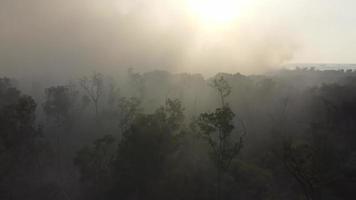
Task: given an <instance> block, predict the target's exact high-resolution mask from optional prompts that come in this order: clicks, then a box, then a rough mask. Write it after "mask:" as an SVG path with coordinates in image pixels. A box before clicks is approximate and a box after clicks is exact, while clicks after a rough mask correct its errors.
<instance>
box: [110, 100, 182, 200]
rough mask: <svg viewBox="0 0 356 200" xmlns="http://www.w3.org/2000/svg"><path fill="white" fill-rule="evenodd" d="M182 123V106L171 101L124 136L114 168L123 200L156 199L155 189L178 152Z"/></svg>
mask: <svg viewBox="0 0 356 200" xmlns="http://www.w3.org/2000/svg"><path fill="white" fill-rule="evenodd" d="M183 119H184V116H183V109H182V106H181V103H180V102H179V101H178V100H170V99H168V100H167V102H166V105H165V106H164V107H161V108H159V109H157V110H156V111H155V112H154V113H153V114H140V115H139V116H137V117H136V118H135V120H134V121H133V123H132V124H131V126H130V128H129V129H127V131H125V132H124V134H123V138H122V140H121V141H120V143H119V146H118V151H117V157H116V160H115V165H114V170H115V174H116V175H115V177H116V178H115V179H116V180H117V183H116V184H117V190H118V191H119V192H120V194H119V195H120V197H121V198H123V199H126V198H132V197H137V198H138V199H155V197H154V185H157V184H158V183H159V179H160V177H161V175H162V174H163V172H164V170H165V169H166V161H167V159H168V158H169V157H170V156H171V155H173V153H174V152H175V151H176V150H177V148H178V138H179V136H180V135H181V134H182V129H181V126H182V123H183Z"/></svg>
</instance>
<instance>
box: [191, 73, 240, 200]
mask: <svg viewBox="0 0 356 200" xmlns="http://www.w3.org/2000/svg"><path fill="white" fill-rule="evenodd" d="M211 86H212V87H213V88H214V89H215V90H216V91H217V92H218V95H219V98H220V101H221V107H220V108H217V109H216V110H215V112H210V113H209V112H208V113H202V114H200V116H199V119H198V126H199V128H200V131H201V133H202V136H203V138H204V139H206V140H207V141H208V143H209V145H210V147H211V150H212V152H211V158H212V160H213V161H214V163H215V165H216V168H217V199H218V200H220V199H221V198H222V193H221V185H222V184H221V178H222V175H223V173H224V172H226V171H227V170H228V169H229V167H230V164H231V162H232V160H233V159H234V158H235V157H236V156H237V155H238V153H239V152H240V150H241V148H242V145H243V136H244V135H245V134H246V128H245V125H244V123H243V122H242V121H241V122H242V123H241V126H242V132H241V133H237V135H234V132H233V131H234V128H235V127H234V123H233V120H234V117H235V114H234V113H233V112H232V110H231V108H230V107H229V105H228V104H227V103H226V102H225V98H226V97H227V96H229V95H230V94H231V87H230V85H229V84H228V82H227V81H226V80H225V79H224V77H223V76H220V77H218V78H216V79H214V80H213V82H212V84H211Z"/></svg>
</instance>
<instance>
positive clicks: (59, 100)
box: [42, 85, 78, 126]
mask: <svg viewBox="0 0 356 200" xmlns="http://www.w3.org/2000/svg"><path fill="white" fill-rule="evenodd" d="M45 95H46V96H45V102H44V103H43V105H42V106H43V110H44V112H45V114H46V115H47V117H48V118H50V119H53V120H54V121H55V122H56V124H57V125H60V126H61V125H64V124H68V123H69V122H71V121H72V118H71V116H72V115H73V114H74V109H75V101H76V99H77V96H78V91H76V90H75V89H74V88H73V87H71V86H70V85H65V86H55V87H50V88H47V89H46V90H45Z"/></svg>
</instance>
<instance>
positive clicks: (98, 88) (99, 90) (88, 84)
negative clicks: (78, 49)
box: [80, 73, 104, 118]
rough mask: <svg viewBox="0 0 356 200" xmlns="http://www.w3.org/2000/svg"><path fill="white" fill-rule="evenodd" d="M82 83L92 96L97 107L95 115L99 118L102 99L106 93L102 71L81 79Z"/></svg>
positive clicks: (91, 98) (89, 95) (88, 94)
mask: <svg viewBox="0 0 356 200" xmlns="http://www.w3.org/2000/svg"><path fill="white" fill-rule="evenodd" d="M80 85H81V87H82V88H83V89H84V91H85V92H86V95H87V96H88V97H89V98H90V100H91V101H92V103H93V104H94V108H95V116H96V118H98V114H99V104H100V100H101V98H102V96H103V94H104V80H103V75H102V74H100V73H93V75H92V76H91V77H89V78H88V77H86V76H85V77H83V78H82V79H80Z"/></svg>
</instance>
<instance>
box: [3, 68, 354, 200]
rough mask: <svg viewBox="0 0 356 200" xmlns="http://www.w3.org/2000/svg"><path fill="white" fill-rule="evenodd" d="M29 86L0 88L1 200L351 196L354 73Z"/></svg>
mask: <svg viewBox="0 0 356 200" xmlns="http://www.w3.org/2000/svg"><path fill="white" fill-rule="evenodd" d="M28 85H31V84H29V83H26V82H23V81H21V80H15V79H9V78H0V199H2V200H18V199H26V200H31V199H36V200H41V199H46V200H47V199H64V200H74V199H78V200H81V199H83V200H90V199H107V200H110V199H122V200H134V199H137V200H143V199H144V200H150V199H152V200H159V199H171V200H179V199H181V200H190V199H191V200H199V199H202V200H209V199H216V200H222V199H224V200H229V199H231V200H232V199H241V200H257V199H261V200H262V199H263V200H277V199H280V200H285V199H288V200H294V199H295V200H300V199H307V200H334V199H353V197H354V196H355V195H356V191H355V187H356V72H353V71H342V70H341V71H315V70H313V69H297V70H285V71H278V72H274V73H271V74H267V75H261V76H244V75H241V74H223V73H221V74H217V75H216V76H215V77H212V78H210V79H204V78H203V77H202V76H201V75H190V74H170V73H168V72H163V71H154V72H148V73H144V74H141V73H135V72H134V71H133V70H129V71H128V73H127V74H125V75H124V76H118V77H112V76H106V75H103V74H100V73H93V74H89V75H88V76H85V77H83V78H80V79H78V80H71V81H70V82H68V83H66V84H53V83H51V84H50V83H48V82H45V81H41V80H36V83H35V84H32V86H33V87H32V88H31V87H28ZM24 93H26V94H28V95H24ZM31 96H32V97H31Z"/></svg>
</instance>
